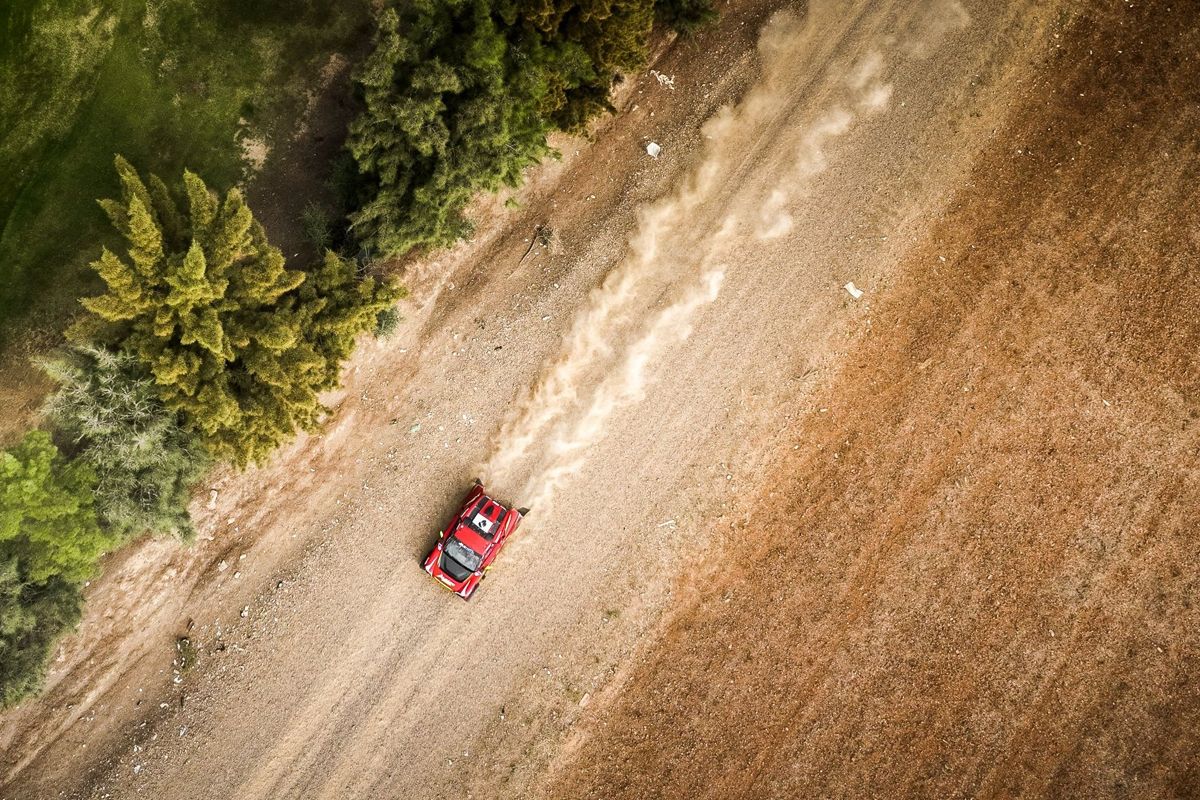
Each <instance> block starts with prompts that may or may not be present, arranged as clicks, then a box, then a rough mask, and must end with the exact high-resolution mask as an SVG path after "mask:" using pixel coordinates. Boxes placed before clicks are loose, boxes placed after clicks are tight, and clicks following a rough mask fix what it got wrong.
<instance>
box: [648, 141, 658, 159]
mask: <svg viewBox="0 0 1200 800" xmlns="http://www.w3.org/2000/svg"><path fill="white" fill-rule="evenodd" d="M661 152H662V146H661V145H660V144H659V143H658V142H651V143H650V144H648V145H646V155H648V156H650V157H651V158H658V154H659V153H661Z"/></svg>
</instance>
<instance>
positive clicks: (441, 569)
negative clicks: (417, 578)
mask: <svg viewBox="0 0 1200 800" xmlns="http://www.w3.org/2000/svg"><path fill="white" fill-rule="evenodd" d="M524 510H525V509H519V510H518V509H515V508H506V507H505V506H503V505H501V504H500V503H498V502H496V500H494V499H493V498H491V497H489V496H488V495H487V494H486V493H485V492H484V490H483V485H482V484H480V483H479V482H478V481H476V483H475V485H474V486H472V487H471V491H469V492H467V496H466V498H465V499H464V500H463V502H462V506H461V507H460V508H459V510H458V513H457V514H455V515H454V519H452V520H450V524H449V525H447V526H446V527H445V529H444V530H442V531H441V532H440V533H439V534H438V541H437V544H436V545H434V547H433V550H431V551H430V552H429V555H427V556H426V557H425V562H424V568H425V571H426V572H428V573H429V574H430V576H431V577H433V579H434V580H436V581H437V582H438V583H440V584H442V585H443V586H445V587H446V588H447V589H449V590H450V591H452V592H454V593H455V594H457V595H458V596H459V597H461V598H463V599H464V600H465V599H467V598H469V597H470V596H471V595H472V594H474V593H475V590H476V589H477V588H478V587H479V582H480V581H482V580H483V576H484V575H485V574H486V573H487V570H488V568H489V567H491V565H492V562H493V561H495V560H496V556H497V555H499V553H500V550H501V548H503V547H504V543H505V542H506V541H508V537H510V536H512V534H513V531H515V530H516V529H517V526H518V525H520V524H521V519H522V514H521V511H524ZM464 562H466V563H464Z"/></svg>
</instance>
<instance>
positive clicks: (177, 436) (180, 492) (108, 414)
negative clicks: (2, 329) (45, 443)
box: [42, 346, 207, 540]
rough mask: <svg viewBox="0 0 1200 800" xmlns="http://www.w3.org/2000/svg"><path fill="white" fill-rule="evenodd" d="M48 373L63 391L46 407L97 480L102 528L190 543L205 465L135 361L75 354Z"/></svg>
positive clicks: (98, 352)
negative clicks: (192, 508)
mask: <svg viewBox="0 0 1200 800" xmlns="http://www.w3.org/2000/svg"><path fill="white" fill-rule="evenodd" d="M42 366H43V368H44V369H45V370H46V372H47V373H48V374H49V375H50V376H51V377H52V378H54V379H55V380H56V381H57V382H58V385H59V386H58V390H57V391H56V392H55V393H54V395H53V396H52V397H51V398H50V401H49V402H48V403H47V408H46V410H47V412H48V414H49V416H50V418H51V419H52V420H53V421H54V422H55V423H56V425H57V427H58V428H59V429H60V430H62V431H63V432H64V433H66V434H67V435H68V436H70V437H71V439H72V444H73V446H74V447H75V449H76V455H75V457H76V458H77V459H79V460H81V461H83V462H84V463H86V464H89V465H90V466H91V467H92V468H93V469H94V471H95V473H96V475H97V476H98V478H97V484H96V489H95V497H96V510H97V513H98V514H99V517H100V521H101V522H102V523H104V525H105V526H106V527H107V528H108V529H109V530H111V531H112V532H113V533H114V534H116V535H117V536H118V537H120V538H121V539H127V538H130V537H132V536H136V535H138V534H141V533H144V532H146V531H150V532H152V533H170V534H173V535H176V536H178V537H180V538H182V539H184V540H188V539H190V538H191V537H192V536H193V535H194V530H193V529H192V522H191V517H190V516H189V514H188V508H187V506H188V501H189V500H190V498H191V488H192V485H193V484H194V483H195V482H196V481H197V480H198V479H199V478H200V476H201V475H202V474H203V472H204V469H205V467H206V465H207V458H206V457H205V454H204V452H203V450H202V448H201V447H200V446H199V443H198V442H196V441H194V439H193V437H192V436H189V435H188V434H187V433H185V432H184V431H183V430H182V429H181V428H180V427H179V424H178V421H177V418H176V415H175V414H174V413H173V412H171V411H170V410H168V409H167V408H166V407H165V406H164V405H163V404H162V401H160V400H159V398H158V393H157V391H156V389H155V385H154V381H153V380H152V379H151V378H150V376H149V375H148V373H147V372H146V370H145V368H144V367H143V366H142V365H141V363H139V362H138V360H137V357H136V356H134V355H133V354H132V353H129V352H125V351H116V352H114V351H110V350H107V349H105V348H100V347H94V346H76V347H72V348H70V349H69V350H67V351H66V352H64V353H61V354H60V355H58V356H57V357H55V358H53V359H49V360H46V361H44V362H43V363H42Z"/></svg>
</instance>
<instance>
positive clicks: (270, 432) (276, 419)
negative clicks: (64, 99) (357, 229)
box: [75, 157, 395, 466]
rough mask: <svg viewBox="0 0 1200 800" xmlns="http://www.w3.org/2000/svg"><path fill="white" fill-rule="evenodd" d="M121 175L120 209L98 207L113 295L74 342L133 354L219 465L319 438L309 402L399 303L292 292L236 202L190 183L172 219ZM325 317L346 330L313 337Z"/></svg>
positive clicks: (156, 183)
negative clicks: (106, 228) (89, 341)
mask: <svg viewBox="0 0 1200 800" xmlns="http://www.w3.org/2000/svg"><path fill="white" fill-rule="evenodd" d="M116 163H117V171H118V173H119V174H120V177H121V186H122V197H121V199H120V200H105V201H101V205H102V206H103V208H104V209H105V211H106V212H107V213H108V215H109V217H110V219H111V220H112V222H113V225H114V226H115V227H116V229H117V230H118V232H120V233H121V234H122V235H123V236H124V238H125V240H126V253H125V257H124V258H122V257H120V256H118V255H116V254H114V253H113V252H111V251H110V250H108V249H107V248H105V249H104V250H103V252H102V253H101V256H100V258H99V259H98V260H97V261H96V262H94V263H93V267H94V268H95V269H96V271H97V272H98V273H99V274H100V277H101V278H102V279H103V280H104V282H105V284H106V285H107V287H108V291H107V292H106V293H105V294H103V295H100V296H99V297H92V298H88V299H86V300H84V301H83V304H84V306H85V307H86V308H87V309H88V310H89V311H91V312H92V313H93V314H94V315H95V317H96V320H97V321H99V322H100V323H101V324H98V325H92V326H90V327H87V328H85V327H82V326H81V327H77V328H76V329H75V338H80V337H81V336H82V337H86V336H87V335H88V334H90V335H92V336H95V337H97V338H99V340H100V341H101V342H102V343H104V344H108V345H111V346H113V347H120V348H124V349H127V350H129V351H130V352H132V353H134V354H135V355H136V356H137V358H138V359H139V360H140V361H141V362H142V363H143V364H144V365H145V366H146V368H147V369H148V370H149V372H150V374H151V376H152V377H153V379H154V381H155V384H156V387H157V391H158V395H159V398H160V399H161V400H162V402H163V403H164V405H165V406H166V407H167V408H168V409H170V410H171V411H173V412H176V413H178V414H179V415H180V417H181V420H182V422H183V425H184V427H185V429H186V430H189V431H192V432H195V433H196V434H197V435H199V436H200V438H201V439H202V441H203V442H204V444H205V445H206V447H207V448H208V449H209V450H210V452H211V453H212V454H213V455H214V456H216V457H217V458H220V459H227V460H229V461H232V462H233V463H234V464H236V465H237V466H245V465H246V464H248V463H250V462H261V461H262V460H263V459H264V458H265V457H266V456H267V454H268V453H269V452H270V451H271V450H272V449H274V448H275V447H277V446H278V445H279V444H280V443H282V442H284V441H287V440H288V439H290V438H291V437H292V436H293V435H294V433H295V432H296V431H297V430H311V429H313V428H314V427H315V426H316V424H317V422H318V420H319V419H320V417H321V415H322V413H323V412H324V409H323V408H322V406H321V404H320V401H319V399H318V397H317V393H318V392H320V391H322V390H324V389H327V388H331V386H333V385H335V384H336V382H337V381H336V373H337V369H338V364H339V361H340V359H341V358H342V357H344V355H345V354H346V353H348V352H349V350H350V349H351V348H352V347H353V340H354V336H355V335H356V334H357V333H359V332H362V331H365V330H370V329H371V327H372V325H373V323H374V317H375V315H376V314H377V313H378V312H379V311H380V310H382V309H383V308H385V307H387V306H388V305H389V304H390V303H391V302H392V301H393V300H394V298H395V291H394V290H392V289H391V288H390V287H387V286H381V285H379V284H378V283H377V282H376V281H374V280H373V279H369V278H368V279H366V280H365V281H363V282H362V283H363V285H362V286H359V285H358V283H354V282H352V283H351V284H342V283H338V284H336V286H334V285H333V284H328V283H322V282H319V281H318V282H315V283H313V284H312V285H310V286H309V287H307V288H306V289H304V290H300V287H301V286H302V285H304V284H305V282H306V281H305V278H306V275H305V273H304V272H301V271H298V270H291V269H288V268H287V267H286V265H285V263H284V258H283V254H282V253H280V251H279V249H278V248H276V247H273V246H272V245H271V244H270V243H269V242H268V241H267V237H266V233H265V232H264V231H263V228H262V225H261V224H259V223H258V221H257V220H255V219H254V216H253V215H252V214H251V212H250V209H249V208H248V207H247V206H246V203H245V201H244V200H243V198H242V195H241V193H240V192H239V191H238V190H237V189H232V190H230V191H229V192H228V193H226V195H225V196H224V198H218V197H217V196H216V195H214V194H213V193H212V192H210V191H209V189H208V187H207V186H206V185H205V184H204V181H202V180H201V179H200V178H199V177H198V176H197V175H195V174H193V173H191V172H185V173H184V180H183V184H184V186H183V189H184V192H183V194H184V198H185V202H186V207H185V208H181V207H180V205H179V204H178V203H177V202H176V199H175V197H174V196H173V195H172V193H171V192H170V191H169V189H167V187H166V186H164V185H163V184H162V181H160V180H158V179H156V178H151V181H150V188H147V186H146V184H145V183H143V181H142V180H141V178H140V177H139V176H138V174H137V172H136V171H135V170H134V169H133V168H132V167H131V166H130V165H129V164H128V163H127V162H126V161H125V160H124V159H122V158H120V157H118V158H117V162H116ZM346 269H350V267H346ZM350 274H351V276H352V277H353V270H352V269H350ZM355 280H357V279H355ZM327 287H332V288H327ZM351 289H353V291H352V292H351V291H350V290H351ZM328 291H338V292H349V294H348V296H345V297H342V296H338V297H334V296H332V295H330V294H328V293H327V292H328ZM347 306H351V307H353V308H354V310H355V311H356V313H354V314H351V313H349V311H348V308H347ZM327 309H341V312H340V313H341V314H342V316H343V317H346V318H348V319H350V320H351V322H348V323H346V324H340V325H337V326H335V327H334V328H333V329H321V328H319V327H313V325H312V324H311V323H313V322H314V321H317V320H324V319H325V315H326V314H327V313H331V312H329V311H327ZM368 319H369V322H368V321H367V320H368ZM360 322H361V323H363V327H360V328H357V329H355V327H354V324H357V323H360ZM352 323H353V324H352ZM331 374H332V375H333V376H334V377H333V378H330V375H331Z"/></svg>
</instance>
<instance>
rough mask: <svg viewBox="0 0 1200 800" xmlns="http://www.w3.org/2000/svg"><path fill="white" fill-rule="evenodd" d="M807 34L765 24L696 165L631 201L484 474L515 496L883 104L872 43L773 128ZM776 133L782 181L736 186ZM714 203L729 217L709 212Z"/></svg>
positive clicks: (548, 479) (590, 437)
mask: <svg viewBox="0 0 1200 800" xmlns="http://www.w3.org/2000/svg"><path fill="white" fill-rule="evenodd" d="M808 37H809V28H808V26H806V25H805V23H804V21H803V20H802V19H800V18H799V17H797V16H796V15H794V14H791V13H787V12H783V13H779V14H776V15H775V16H774V17H773V18H772V20H771V21H770V22H769V23H768V24H767V25H766V26H765V27H764V29H763V33H762V35H761V36H760V39H759V55H760V58H761V61H762V70H761V74H760V78H759V80H758V82H757V83H756V85H755V86H754V88H752V89H751V90H750V92H749V93H748V94H747V95H746V96H745V97H744V98H743V99H742V100H741V101H740V102H739V103H738V104H737V105H735V106H726V107H724V108H722V109H721V110H720V111H718V112H717V113H716V114H715V115H713V117H712V118H710V119H709V120H708V121H707V122H706V123H705V125H704V126H703V129H702V132H703V136H704V148H703V151H702V153H701V155H700V157H699V159H698V160H697V162H696V164H695V165H694V166H693V167H692V168H691V169H690V170H689V171H688V172H687V174H686V175H685V177H684V178H683V179H682V180H681V181H680V182H679V184H678V185H677V187H676V188H675V189H674V190H673V191H672V192H670V193H669V194H667V195H666V196H664V197H663V198H661V199H659V200H657V201H655V202H653V203H651V204H649V205H647V206H646V207H644V208H642V209H641V210H640V211H639V213H638V223H637V227H636V228H635V231H634V233H633V234H632V235H631V236H630V238H629V244H628V253H627V255H626V256H625V257H624V258H623V259H622V260H621V261H620V262H619V263H618V264H617V266H616V267H614V268H613V269H612V271H611V272H609V274H608V275H607V276H606V277H605V279H604V280H603V281H602V282H601V284H600V285H599V286H597V287H596V288H595V289H594V290H593V291H592V293H591V295H590V297H589V298H588V300H587V302H586V304H585V306H584V308H583V310H582V311H581V312H580V313H579V315H578V316H577V317H576V319H575V321H574V323H573V324H572V326H571V328H570V330H569V332H568V333H567V335H566V336H565V337H564V340H563V346H562V349H561V351H560V353H559V354H558V355H557V356H556V357H554V358H553V359H552V360H550V361H549V362H548V363H547V364H546V366H545V368H544V370H543V372H542V375H541V377H540V378H539V380H538V381H537V382H536V383H535V384H534V385H533V386H532V387H531V388H530V390H529V391H528V392H527V393H526V394H525V395H524V396H523V397H522V398H521V399H520V400H519V401H518V402H517V403H516V404H515V405H514V406H513V408H512V409H511V411H510V412H509V413H508V415H507V417H506V418H505V419H504V420H503V421H502V423H501V425H500V427H499V430H498V432H497V434H496V436H495V438H494V440H493V442H492V446H491V448H490V455H489V456H488V458H487V459H486V460H485V461H484V463H483V464H482V465H480V467H479V469H478V474H480V475H481V476H482V477H483V478H484V480H485V482H487V483H488V484H494V485H500V486H503V487H505V491H506V493H512V492H513V491H514V490H515V489H516V488H517V487H521V491H520V493H519V494H515V495H513V497H514V502H516V503H519V504H521V505H528V506H534V505H539V504H544V503H546V502H548V501H549V500H550V498H551V496H552V495H553V494H554V492H555V491H556V490H557V489H558V488H560V487H561V486H562V485H563V483H564V482H565V481H566V480H567V479H568V478H569V477H570V476H571V475H572V474H574V473H575V472H576V471H577V470H578V469H579V467H580V466H581V465H582V463H583V461H584V459H585V457H586V452H587V450H588V448H589V447H591V446H593V445H595V444H596V443H598V442H599V441H600V440H601V439H602V438H603V437H604V435H605V429H606V426H607V425H608V423H609V421H610V419H611V417H612V415H613V414H614V413H615V412H616V411H617V410H619V409H620V408H623V407H625V406H628V405H631V404H633V403H636V402H638V400H640V399H641V397H642V396H643V394H644V392H645V390H646V388H647V386H648V385H649V384H650V383H651V382H652V381H653V380H654V362H655V361H656V360H658V359H659V358H660V357H661V356H662V354H663V352H664V350H666V349H667V348H668V347H670V346H672V345H674V344H678V343H679V342H681V341H683V340H684V339H686V338H687V336H688V335H689V334H690V332H691V329H692V325H693V323H694V320H695V317H696V315H697V314H698V313H700V311H701V309H702V308H704V307H705V306H707V305H709V304H711V303H713V302H715V301H716V300H717V297H718V295H719V293H720V288H721V284H722V282H723V280H724V278H725V275H726V271H727V269H728V267H727V262H728V261H729V260H730V259H728V258H724V257H723V255H724V254H725V253H726V252H728V248H729V247H730V245H731V244H732V243H734V242H736V241H738V240H739V237H740V238H741V239H744V240H751V241H754V240H757V241H764V242H765V241H769V240H779V239H783V238H784V237H786V236H787V235H788V234H789V233H790V232H791V230H792V228H793V226H794V221H793V219H792V216H791V211H790V210H789V208H790V207H791V205H793V204H794V202H795V201H796V199H797V198H798V197H799V195H800V194H801V193H803V192H804V191H805V187H806V182H807V181H809V180H811V179H812V178H814V177H815V176H817V175H819V174H820V173H822V172H823V171H825V170H826V169H827V168H828V164H829V155H828V152H827V151H828V148H829V146H830V145H831V143H832V142H833V141H834V140H835V139H837V138H838V137H840V136H843V135H845V134H846V133H847V132H848V131H849V130H850V129H851V128H852V127H853V125H854V123H855V122H856V120H858V118H859V117H861V116H864V115H871V114H877V113H879V112H881V111H883V110H885V109H886V108H887V107H888V105H889V103H890V100H891V95H892V87H891V85H890V84H888V83H885V82H884V81H883V78H882V76H883V73H884V68H885V62H884V58H883V56H882V54H881V53H880V52H878V51H872V52H870V53H869V54H868V55H867V56H866V57H864V58H861V59H859V60H857V61H856V62H854V63H851V64H849V65H847V67H846V68H845V69H844V70H843V72H842V74H841V75H840V76H835V81H836V83H837V85H838V91H837V92H835V93H834V94H833V97H834V101H833V102H831V103H830V105H829V106H828V107H827V108H825V109H823V110H819V111H818V113H816V114H815V115H814V117H813V118H812V119H811V120H809V121H807V122H806V123H805V124H800V125H795V124H784V125H780V124H779V123H780V122H781V121H782V122H784V123H787V122H788V120H787V118H786V114H787V113H788V112H789V111H790V110H792V104H791V103H790V102H788V99H789V95H790V93H791V92H792V91H794V89H793V87H794V85H795V78H796V75H797V73H798V72H800V71H801V70H802V64H803V61H804V57H805V49H806V47H807V40H808ZM771 136H787V137H788V138H789V139H791V140H793V142H794V143H793V144H791V145H790V146H788V147H785V148H783V151H784V154H785V156H784V158H785V163H784V164H781V165H780V168H779V169H778V170H777V171H776V174H778V175H780V176H781V177H780V179H779V181H778V182H777V184H776V185H774V186H768V187H766V188H765V190H762V191H758V192H755V191H750V192H744V191H743V192H741V193H740V194H737V195H735V194H734V193H735V192H736V191H737V187H738V186H739V178H740V177H741V175H742V173H743V172H744V171H745V170H746V169H747V168H748V167H749V166H753V163H752V162H753V159H754V158H755V157H756V156H757V155H758V154H759V152H760V151H762V150H764V149H766V148H767V147H768V146H769V145H770V144H772V143H770V142H768V141H767V140H768V139H769V137H771ZM774 144H777V143H774ZM772 149H773V148H772ZM723 195H730V197H729V198H726V197H724V196H723ZM714 208H716V209H724V211H723V212H721V213H723V214H724V216H722V217H716V218H714V217H713V216H712V214H713V212H712V211H711V209H714ZM706 215H707V216H706ZM664 297H665V298H668V299H667V300H665V301H664V300H663V299H662V298H664ZM664 302H665V305H664Z"/></svg>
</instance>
